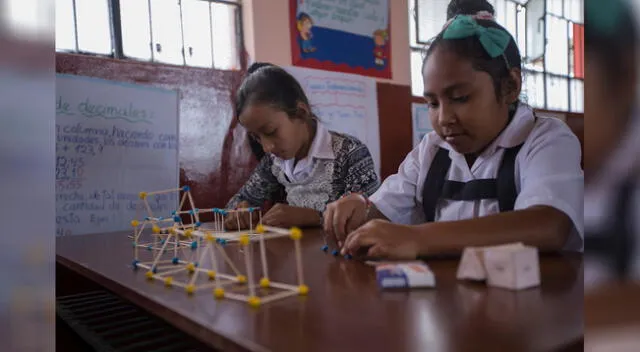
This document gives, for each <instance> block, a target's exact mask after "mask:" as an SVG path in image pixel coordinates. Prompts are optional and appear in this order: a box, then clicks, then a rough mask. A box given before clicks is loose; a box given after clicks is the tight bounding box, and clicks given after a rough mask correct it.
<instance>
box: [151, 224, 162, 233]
mask: <svg viewBox="0 0 640 352" xmlns="http://www.w3.org/2000/svg"><path fill="white" fill-rule="evenodd" d="M151 231H153V233H155V234H158V233H160V228H159V227H158V226H155V225H154V226H153V227H152V228H151Z"/></svg>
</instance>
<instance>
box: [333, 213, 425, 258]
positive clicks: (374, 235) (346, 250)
mask: <svg viewBox="0 0 640 352" xmlns="http://www.w3.org/2000/svg"><path fill="white" fill-rule="evenodd" d="M420 239H421V235H420V233H419V232H418V231H417V229H416V228H415V227H412V226H406V225H397V224H392V223H390V222H389V221H386V220H378V219H376V220H372V221H369V222H368V223H366V224H364V225H363V226H362V227H360V228H358V229H357V230H355V231H354V232H352V233H351V234H349V236H348V237H347V239H346V241H345V244H344V246H343V248H342V254H343V255H344V254H351V255H353V256H358V255H360V254H359V253H362V252H364V251H366V252H365V253H366V254H365V256H366V257H376V258H388V259H411V260H413V259H416V258H417V257H418V254H420Z"/></svg>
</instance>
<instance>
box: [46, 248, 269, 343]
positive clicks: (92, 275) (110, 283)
mask: <svg viewBox="0 0 640 352" xmlns="http://www.w3.org/2000/svg"><path fill="white" fill-rule="evenodd" d="M56 262H57V263H59V264H60V265H62V266H64V267H65V268H67V269H69V270H72V271H73V272H75V273H77V274H79V275H81V276H84V277H86V278H87V279H89V280H92V281H94V282H96V283H97V284H99V285H101V286H104V287H105V288H107V289H108V290H111V291H113V292H114V293H115V294H117V295H118V296H120V297H122V298H124V299H126V300H128V301H130V302H132V303H133V304H135V305H136V306H138V307H140V308H142V309H144V310H146V311H147V312H149V313H151V314H153V315H154V316H157V317H159V318H161V319H163V320H164V321H166V322H167V323H169V324H171V325H172V326H174V327H176V328H177V329H180V330H181V331H184V332H185V333H187V334H189V335H190V336H193V337H194V338H196V339H198V340H199V341H201V342H203V343H204V344H206V345H207V346H209V347H211V348H215V349H218V350H223V351H228V350H230V351H251V352H263V351H264V352H268V351H269V350H268V349H265V348H264V347H262V346H260V345H257V344H254V343H251V342H250V341H248V340H240V339H238V338H236V337H232V336H228V335H225V334H222V333H219V332H217V331H214V330H209V329H207V328H206V327H203V326H202V325H200V324H198V323H196V322H195V321H193V320H191V319H188V318H186V317H184V316H182V315H180V314H178V313H176V312H175V311H173V310H171V308H170V307H167V306H164V305H162V304H160V303H157V302H155V301H153V300H151V299H149V298H147V297H145V296H144V295H142V294H140V293H139V292H137V291H136V290H133V289H130V288H128V287H126V286H124V285H122V284H120V283H118V282H116V281H114V280H111V279H109V278H107V277H106V276H103V275H101V274H99V273H97V272H95V271H93V270H91V269H89V268H86V267H84V266H82V265H79V264H77V263H75V262H74V261H72V260H69V259H67V258H65V257H64V256H61V255H59V254H56ZM176 322H178V323H179V324H176ZM212 337H215V339H213V340H214V341H212Z"/></svg>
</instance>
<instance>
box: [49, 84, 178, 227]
mask: <svg viewBox="0 0 640 352" xmlns="http://www.w3.org/2000/svg"><path fill="white" fill-rule="evenodd" d="M178 182H179V179H178V94H177V92H176V91H171V90H165V89H159V88H154V87H147V86H141V85H133V84H126V83H118V82H112V81H107V80H102V79H96V78H89V77H82V76H73V75H62V74H58V75H57V76H56V235H57V236H64V235H77V234H91V233H99V232H112V231H122V230H128V229H130V228H131V225H130V223H131V220H133V219H136V218H137V219H141V218H144V216H145V212H144V211H143V209H139V203H140V202H139V197H138V195H139V193H140V192H141V191H147V192H148V191H153V190H164V189H169V188H177V187H178ZM149 203H150V205H151V207H152V209H153V211H154V215H157V216H169V215H170V214H171V211H172V210H175V209H176V208H177V195H168V196H167V195H165V196H158V197H153V198H150V199H149ZM155 212H157V213H155Z"/></svg>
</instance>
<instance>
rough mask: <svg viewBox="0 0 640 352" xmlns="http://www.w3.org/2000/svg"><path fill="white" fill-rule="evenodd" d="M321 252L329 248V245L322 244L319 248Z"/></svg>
mask: <svg viewBox="0 0 640 352" xmlns="http://www.w3.org/2000/svg"><path fill="white" fill-rule="evenodd" d="M320 249H321V250H322V251H323V252H326V251H328V250H329V246H327V245H326V244H325V245H324V246H322V248H320Z"/></svg>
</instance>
